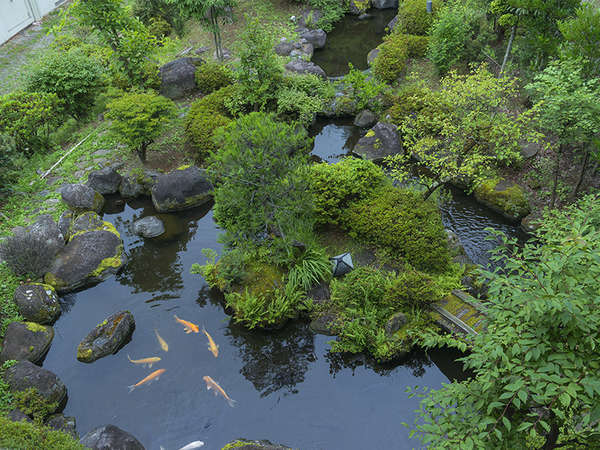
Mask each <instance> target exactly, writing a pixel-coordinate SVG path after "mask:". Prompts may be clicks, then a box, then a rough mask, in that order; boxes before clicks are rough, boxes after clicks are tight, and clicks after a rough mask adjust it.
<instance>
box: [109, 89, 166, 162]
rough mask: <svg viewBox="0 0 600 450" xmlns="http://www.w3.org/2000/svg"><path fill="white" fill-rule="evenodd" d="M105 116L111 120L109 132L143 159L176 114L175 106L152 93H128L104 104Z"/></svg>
mask: <svg viewBox="0 0 600 450" xmlns="http://www.w3.org/2000/svg"><path fill="white" fill-rule="evenodd" d="M107 109H108V111H107V113H106V117H107V118H108V119H110V120H112V121H113V122H112V125H111V127H112V130H113V131H114V132H115V133H117V135H118V136H119V137H120V138H121V140H122V141H123V143H125V144H126V145H127V146H128V147H129V148H130V150H132V151H135V152H137V154H138V156H139V158H140V160H141V161H142V162H144V161H145V160H146V149H147V147H148V145H150V144H151V143H152V141H154V139H156V138H157V137H158V136H159V135H160V133H161V131H162V127H163V126H164V124H165V123H166V122H168V121H169V120H170V119H171V118H172V116H173V115H174V113H175V105H174V104H173V102H172V101H171V100H169V99H167V98H165V97H161V96H160V95H157V94H155V93H152V92H147V93H137V92H133V93H129V94H124V95H123V96H122V97H120V98H117V99H115V100H113V101H112V102H110V103H109V104H108V105H107Z"/></svg>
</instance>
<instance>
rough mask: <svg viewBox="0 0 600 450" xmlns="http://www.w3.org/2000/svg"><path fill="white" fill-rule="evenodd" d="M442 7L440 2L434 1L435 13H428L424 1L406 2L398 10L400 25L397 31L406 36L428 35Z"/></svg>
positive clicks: (438, 0)
mask: <svg viewBox="0 0 600 450" xmlns="http://www.w3.org/2000/svg"><path fill="white" fill-rule="evenodd" d="M440 5H441V1H440V0H433V12H432V13H428V12H427V7H426V2H425V1H424V0H404V1H403V2H401V3H400V7H399V8H398V24H397V25H396V28H395V30H397V31H399V32H400V33H406V34H417V35H421V36H424V35H426V34H427V32H428V31H429V28H431V25H432V23H433V18H434V16H435V15H436V14H437V11H438V10H439V8H440Z"/></svg>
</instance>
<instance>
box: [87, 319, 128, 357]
mask: <svg viewBox="0 0 600 450" xmlns="http://www.w3.org/2000/svg"><path fill="white" fill-rule="evenodd" d="M134 329H135V320H134V319H133V314H131V313H130V312H129V311H120V312H118V313H115V314H113V315H111V316H109V317H107V318H106V319H105V320H104V321H102V322H101V323H99V324H98V325H97V326H96V327H95V328H94V329H93V330H92V331H90V333H89V334H88V335H87V336H86V337H85V338H84V339H83V341H81V343H80V344H79V346H78V347H77V359H78V360H79V361H81V362H85V363H91V362H94V361H96V360H97V359H100V358H103V357H104V356H108V355H112V354H114V353H117V352H118V351H119V349H120V348H121V347H123V346H124V345H125V344H126V343H127V342H129V341H130V340H131V334H132V333H133V330H134Z"/></svg>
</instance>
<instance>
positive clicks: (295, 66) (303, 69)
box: [285, 59, 327, 79]
mask: <svg viewBox="0 0 600 450" xmlns="http://www.w3.org/2000/svg"><path fill="white" fill-rule="evenodd" d="M285 69H286V70H287V71H289V72H292V73H300V74H305V73H310V74H312V75H316V76H318V77H321V78H323V79H327V74H326V73H325V71H324V70H323V69H322V68H321V67H319V66H317V65H316V64H315V63H313V62H311V61H305V60H303V59H294V60H292V61H290V62H289V63H287V64H286V65H285Z"/></svg>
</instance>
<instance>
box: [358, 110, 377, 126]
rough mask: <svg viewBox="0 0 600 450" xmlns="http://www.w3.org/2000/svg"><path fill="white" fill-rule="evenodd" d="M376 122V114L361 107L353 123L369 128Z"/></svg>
mask: <svg viewBox="0 0 600 450" xmlns="http://www.w3.org/2000/svg"><path fill="white" fill-rule="evenodd" d="M376 122H377V116H376V115H375V114H373V113H372V112H371V111H369V110H368V109H363V110H362V111H361V112H359V113H358V115H357V116H356V117H355V118H354V125H356V126H357V127H361V128H369V127H372V126H373V125H375V123H376Z"/></svg>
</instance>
